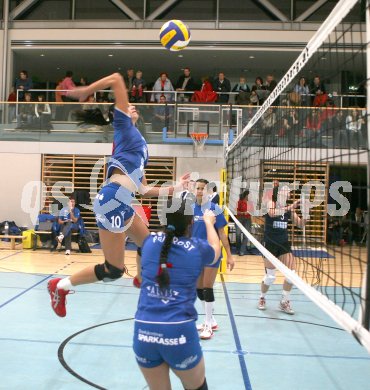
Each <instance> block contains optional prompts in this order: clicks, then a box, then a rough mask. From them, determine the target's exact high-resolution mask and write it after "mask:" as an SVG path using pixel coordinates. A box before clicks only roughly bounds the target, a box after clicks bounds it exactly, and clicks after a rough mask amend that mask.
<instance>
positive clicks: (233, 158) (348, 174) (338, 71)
mask: <svg viewBox="0 0 370 390" xmlns="http://www.w3.org/2000/svg"><path fill="white" fill-rule="evenodd" d="M365 3H366V10H365V9H364V4H365ZM364 11H365V12H364ZM365 14H366V23H364V22H365ZM369 15H370V12H369V0H367V1H366V2H364V1H358V0H340V1H338V2H337V3H336V5H335V7H334V8H333V10H332V12H331V13H330V15H329V16H328V17H327V19H326V20H325V21H324V22H323V23H322V25H321V27H320V28H319V29H318V31H317V32H315V33H314V35H313V36H312V38H311V39H310V40H309V42H308V43H307V46H306V47H305V48H304V50H303V51H302V53H301V54H300V55H299V56H298V58H297V59H296V60H295V61H294V63H293V65H292V66H291V67H290V68H289V70H288V71H287V72H286V74H285V75H284V76H283V77H282V79H281V80H280V81H279V82H278V83H277V86H276V87H275V89H274V90H273V91H272V92H271V93H270V95H269V96H268V97H267V98H266V100H265V101H264V103H263V104H262V106H260V107H258V108H257V107H256V108H253V109H255V110H256V111H255V114H254V116H252V117H251V119H250V120H249V121H248V123H247V125H246V126H245V128H244V129H243V131H242V132H241V133H240V134H239V135H238V136H237V137H236V138H235V140H234V142H233V143H232V144H231V145H230V146H227V147H226V153H225V160H226V169H227V198H228V199H229V203H228V204H227V206H228V212H229V214H230V215H231V216H233V210H234V208H233V207H232V203H231V198H232V196H233V194H239V192H240V190H241V188H242V187H241V185H235V183H236V181H237V180H239V181H238V183H239V182H241V183H248V185H249V188H250V189H253V191H251V194H254V195H255V196H254V198H255V199H256V200H255V204H254V210H255V214H254V216H256V217H262V218H261V224H263V219H264V215H265V214H266V211H265V207H264V204H268V202H269V200H270V199H271V197H272V194H271V192H272V191H271V188H270V189H269V187H268V184H269V185H271V184H272V183H273V185H274V186H276V185H278V186H280V185H282V183H284V182H287V183H289V185H290V184H294V183H298V184H297V189H296V192H294V194H292V196H291V197H290V198H289V199H288V200H287V202H288V204H291V202H294V201H296V200H297V195H298V194H299V193H300V194H301V195H302V193H304V196H303V198H302V199H301V201H303V204H301V207H300V210H299V209H296V212H297V214H298V216H300V215H302V216H303V214H306V215H307V214H309V220H308V221H307V223H306V225H305V230H304V231H303V232H302V229H301V228H300V226H302V225H301V224H299V223H298V225H300V226H297V225H296V224H295V223H289V224H288V226H287V229H288V233H289V241H291V246H292V248H293V251H296V252H295V253H294V255H295V259H296V273H293V272H291V270H290V269H288V268H287V267H286V266H285V265H284V263H282V262H281V261H280V260H279V259H278V258H276V257H275V256H273V255H272V254H271V253H270V252H268V251H266V249H265V248H264V246H263V245H261V244H260V243H259V240H258V239H256V237H257V235H260V236H261V238H262V235H263V234H262V232H258V233H254V234H252V235H251V234H250V232H247V231H246V230H245V229H244V228H243V226H239V227H240V228H241V230H242V231H243V233H245V235H246V236H247V237H248V238H249V239H250V241H252V242H253V244H255V246H256V247H257V249H258V250H259V251H260V252H261V253H262V254H263V256H265V257H266V258H267V259H268V260H270V261H271V263H272V264H274V266H275V267H276V268H277V269H279V270H280V271H281V272H282V273H283V274H284V276H285V277H286V278H287V279H290V280H291V281H292V282H293V283H294V284H295V285H296V287H298V289H299V290H301V291H302V292H303V293H304V294H305V295H307V297H309V298H310V299H311V301H313V302H314V303H315V304H316V305H317V306H318V307H320V308H321V309H322V310H324V312H326V313H327V314H328V315H329V316H330V317H332V318H333V319H334V320H335V321H336V322H337V323H338V324H339V325H340V326H342V327H343V328H344V329H345V330H346V331H348V332H349V333H350V334H352V335H353V336H354V337H355V338H356V339H357V340H358V341H359V342H360V343H361V344H362V345H363V346H365V348H366V349H367V350H368V351H369V352H370V333H369V327H370V267H369V264H370V247H369V245H370V243H369V241H370V240H369V239H367V240H366V238H364V239H362V237H366V234H367V236H368V231H369V226H368V224H366V223H365V222H358V221H357V220H358V215H357V214H356V222H353V217H354V216H353V212H354V210H355V208H356V207H357V208H361V209H365V210H366V208H367V210H368V211H369V210H370V174H369V171H370V153H369V145H370V128H369V120H368V115H369V112H370V93H369V91H370V89H369V86H370V83H369V79H370V50H369V48H370V22H369ZM313 72H315V73H313ZM309 73H312V74H311V77H310V79H314V78H315V82H317V79H318V81H319V84H317V83H316V84H315V85H316V86H317V85H318V88H317V89H316V90H315V89H310V90H314V91H315V93H314V94H313V95H310V94H307V92H306V93H301V94H300V95H299V101H298V102H297V99H296V98H297V96H296V94H297V92H295V86H296V85H298V87H300V84H298V79H299V78H298V77H297V76H298V75H299V76H300V77H301V76H306V77H307V76H308V75H309ZM306 80H307V79H306ZM325 84H326V85H325ZM328 86H329V88H328ZM322 87H326V88H322ZM311 88H312V86H311ZM330 88H332V90H330V91H329V89H330ZM336 88H340V90H341V91H343V95H341V94H340V93H339V95H338V93H336V92H335V91H338V89H336ZM333 89H334V90H333ZM285 90H287V91H288V93H284V91H285ZM366 90H367V91H368V93H366ZM346 93H347V94H348V95H346ZM292 94H293V95H292ZM337 95H338V96H337ZM366 95H367V96H366ZM274 102H275V103H274ZM366 102H367V110H366ZM273 103H274V104H273ZM253 109H248V111H247V112H246V116H245V117H249V116H250V114H251V113H252V110H253ZM332 178H335V179H334V180H336V181H335V182H333V181H332ZM339 183H342V184H339ZM343 183H349V186H347V184H343ZM334 184H335V185H338V187H337V190H338V191H337V194H339V195H340V197H341V199H344V200H346V201H347V204H348V208H347V210H346V211H343V210H344V207H343V205H344V203H345V202H338V201H337V199H338V198H335V197H334V196H332V193H331V190H332V189H333V185H334ZM346 186H347V187H346ZM348 187H350V188H349V189H348ZM339 188H340V189H339ZM352 188H353V189H354V190H353V191H352ZM269 191H270V192H269ZM351 192H352V193H351ZM346 193H348V194H346ZM342 195H343V196H342ZM320 198H321V200H320ZM335 202H336V203H335ZM329 206H330V207H329ZM339 211H341V212H342V211H343V213H342V214H340V213H339ZM360 211H361V210H360ZM351 214H352V215H351ZM296 221H298V220H297V219H296ZM235 223H236V224H238V220H235ZM355 225H356V227H357V232H356V239H355V240H353V239H352V238H351V234H352V232H348V233H347V235H341V233H340V238H338V239H336V235H335V234H333V235H332V236H331V237H329V233H330V232H331V231H334V232H338V231H342V230H343V231H344V230H345V227H348V226H349V227H351V226H355ZM338 226H339V228H338ZM342 227H343V229H341V228H342ZM337 228H338V229H337ZM330 229H332V230H330ZM336 229H337V230H336ZM347 231H348V230H347ZM302 233H303V234H302ZM365 233H366V234H365ZM267 234H268V232H267ZM365 240H366V244H367V247H365V245H361V244H365V243H364V241H365ZM352 241H354V242H352ZM352 244H354V245H352ZM343 246H344V248H343ZM266 252H267V253H266ZM261 265H262V264H261ZM261 268H262V267H261ZM359 317H360V319H359Z"/></svg>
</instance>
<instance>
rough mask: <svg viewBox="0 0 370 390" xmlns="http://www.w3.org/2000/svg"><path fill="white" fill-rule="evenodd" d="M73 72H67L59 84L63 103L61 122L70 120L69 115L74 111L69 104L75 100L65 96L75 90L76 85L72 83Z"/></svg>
mask: <svg viewBox="0 0 370 390" xmlns="http://www.w3.org/2000/svg"><path fill="white" fill-rule="evenodd" d="M72 76H73V72H72V71H70V70H67V72H66V75H65V77H64V79H63V81H62V83H61V96H62V100H63V102H64V103H67V104H64V105H63V120H70V119H71V118H70V114H71V112H72V110H73V109H74V107H73V105H72V104H69V103H71V102H75V99H71V98H70V97H69V96H68V95H67V94H68V91H70V90H72V89H75V88H76V84H75V83H74V81H73V79H72Z"/></svg>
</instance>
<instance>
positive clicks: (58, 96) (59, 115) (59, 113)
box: [55, 79, 63, 121]
mask: <svg viewBox="0 0 370 390" xmlns="http://www.w3.org/2000/svg"><path fill="white" fill-rule="evenodd" d="M62 83H63V80H62V79H61V80H58V81H57V86H56V87H55V102H56V103H57V104H56V105H55V120H57V121H60V120H62V119H63V99H62V92H61V89H62Z"/></svg>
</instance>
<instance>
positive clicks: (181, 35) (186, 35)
mask: <svg viewBox="0 0 370 390" xmlns="http://www.w3.org/2000/svg"><path fill="white" fill-rule="evenodd" d="M159 39H160V40H161V44H162V46H164V47H165V48H166V49H168V50H171V51H179V50H182V49H185V47H186V46H187V45H188V44H189V42H190V30H189V28H188V26H186V24H184V23H183V22H182V21H181V20H170V21H168V22H166V23H165V24H164V25H163V26H162V28H161V31H160V32H159Z"/></svg>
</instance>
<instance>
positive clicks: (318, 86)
mask: <svg viewBox="0 0 370 390" xmlns="http://www.w3.org/2000/svg"><path fill="white" fill-rule="evenodd" d="M310 94H312V95H315V96H313V97H312V105H313V106H314V107H322V106H324V105H325V103H326V101H327V100H328V94H327V93H326V89H325V85H324V83H322V82H321V79H320V76H315V77H314V79H313V83H312V85H311V88H310Z"/></svg>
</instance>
